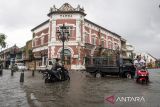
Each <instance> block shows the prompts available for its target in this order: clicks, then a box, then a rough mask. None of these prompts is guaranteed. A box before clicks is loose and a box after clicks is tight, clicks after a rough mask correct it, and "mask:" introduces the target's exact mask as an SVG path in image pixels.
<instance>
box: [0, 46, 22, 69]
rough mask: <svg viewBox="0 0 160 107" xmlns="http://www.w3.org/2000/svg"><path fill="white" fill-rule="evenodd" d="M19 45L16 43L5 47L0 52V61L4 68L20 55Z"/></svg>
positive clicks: (19, 57)
mask: <svg viewBox="0 0 160 107" xmlns="http://www.w3.org/2000/svg"><path fill="white" fill-rule="evenodd" d="M20 53H21V52H20V51H19V47H17V46H16V45H14V46H12V47H10V48H7V49H5V50H3V51H1V52H0V61H1V62H2V64H3V67H4V68H8V67H9V65H11V64H12V63H14V62H16V61H18V60H20V59H21V58H22V56H21V55H20Z"/></svg>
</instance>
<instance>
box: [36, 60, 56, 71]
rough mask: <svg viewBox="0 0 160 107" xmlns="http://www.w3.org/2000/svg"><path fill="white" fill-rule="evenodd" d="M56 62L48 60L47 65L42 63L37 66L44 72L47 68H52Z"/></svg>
mask: <svg viewBox="0 0 160 107" xmlns="http://www.w3.org/2000/svg"><path fill="white" fill-rule="evenodd" d="M54 63H55V60H48V63H47V64H46V65H42V66H39V67H37V68H36V70H37V71H39V72H44V71H46V70H51V68H52V66H53V64H54Z"/></svg>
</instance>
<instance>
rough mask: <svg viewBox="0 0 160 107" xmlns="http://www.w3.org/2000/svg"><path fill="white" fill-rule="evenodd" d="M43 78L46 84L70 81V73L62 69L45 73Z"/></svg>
mask: <svg viewBox="0 0 160 107" xmlns="http://www.w3.org/2000/svg"><path fill="white" fill-rule="evenodd" d="M43 78H44V79H45V83H52V82H58V81H65V80H70V76H69V72H68V70H67V69H65V68H64V67H60V68H58V69H57V70H54V69H51V70H47V71H46V72H43Z"/></svg>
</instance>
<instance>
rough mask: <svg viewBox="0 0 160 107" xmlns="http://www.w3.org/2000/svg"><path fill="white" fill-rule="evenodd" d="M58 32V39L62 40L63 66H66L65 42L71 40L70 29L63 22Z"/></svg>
mask: <svg viewBox="0 0 160 107" xmlns="http://www.w3.org/2000/svg"><path fill="white" fill-rule="evenodd" d="M57 34H58V40H60V41H62V66H63V67H64V63H65V62H64V42H65V41H68V40H69V38H68V36H69V30H68V29H67V26H65V25H64V24H63V26H61V27H60V29H59V30H58V32H57Z"/></svg>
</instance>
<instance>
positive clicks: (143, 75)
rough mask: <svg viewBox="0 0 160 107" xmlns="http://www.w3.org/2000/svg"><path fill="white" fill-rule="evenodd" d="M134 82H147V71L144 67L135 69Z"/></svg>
mask: <svg viewBox="0 0 160 107" xmlns="http://www.w3.org/2000/svg"><path fill="white" fill-rule="evenodd" d="M136 73H137V78H136V82H137V83H138V82H139V83H142V84H143V83H146V84H147V83H148V82H149V72H148V71H147V70H146V69H140V70H137V72H136Z"/></svg>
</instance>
